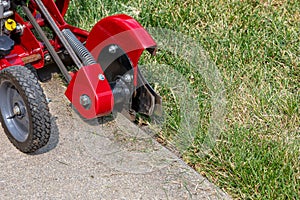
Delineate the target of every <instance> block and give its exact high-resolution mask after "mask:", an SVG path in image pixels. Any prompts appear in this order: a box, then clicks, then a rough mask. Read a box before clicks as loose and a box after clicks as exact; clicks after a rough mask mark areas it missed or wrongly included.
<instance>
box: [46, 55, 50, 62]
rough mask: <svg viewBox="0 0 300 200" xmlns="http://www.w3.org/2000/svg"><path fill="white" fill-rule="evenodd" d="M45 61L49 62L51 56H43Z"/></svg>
mask: <svg viewBox="0 0 300 200" xmlns="http://www.w3.org/2000/svg"><path fill="white" fill-rule="evenodd" d="M45 60H46V61H47V62H49V61H50V60H51V56H50V55H49V54H47V55H45Z"/></svg>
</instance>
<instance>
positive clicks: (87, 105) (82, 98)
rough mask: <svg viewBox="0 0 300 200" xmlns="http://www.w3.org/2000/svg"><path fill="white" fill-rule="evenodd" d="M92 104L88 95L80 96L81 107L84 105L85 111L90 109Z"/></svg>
mask: <svg viewBox="0 0 300 200" xmlns="http://www.w3.org/2000/svg"><path fill="white" fill-rule="evenodd" d="M91 104H92V101H91V98H90V97H89V96H88V95H86V94H83V95H81V96H80V105H82V106H83V107H84V108H85V109H87V110H88V109H90V107H91Z"/></svg>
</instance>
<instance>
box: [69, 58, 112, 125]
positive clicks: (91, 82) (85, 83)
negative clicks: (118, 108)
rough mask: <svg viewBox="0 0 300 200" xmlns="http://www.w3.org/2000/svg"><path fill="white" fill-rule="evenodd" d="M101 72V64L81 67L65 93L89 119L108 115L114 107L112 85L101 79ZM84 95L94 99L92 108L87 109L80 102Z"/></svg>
mask: <svg viewBox="0 0 300 200" xmlns="http://www.w3.org/2000/svg"><path fill="white" fill-rule="evenodd" d="M100 74H103V71H102V69H101V67H100V65H99V64H94V65H89V66H85V67H82V68H80V70H79V71H78V72H77V73H76V74H74V76H73V78H72V80H71V82H70V84H69V86H68V88H67V91H66V93H65V95H66V97H67V98H68V99H69V100H70V101H71V102H72V104H73V105H74V107H75V108H76V109H77V111H78V112H79V113H80V114H81V115H82V116H83V117H85V118H87V119H92V118H95V117H99V116H104V115H107V114H109V113H111V111H112V109H113V105H114V99H113V94H112V91H111V88H110V85H109V84H108V82H107V81H106V80H99V75H100ZM82 95H88V96H89V97H90V99H91V101H92V106H91V108H90V109H85V108H84V107H83V106H82V105H81V104H80V96H82Z"/></svg>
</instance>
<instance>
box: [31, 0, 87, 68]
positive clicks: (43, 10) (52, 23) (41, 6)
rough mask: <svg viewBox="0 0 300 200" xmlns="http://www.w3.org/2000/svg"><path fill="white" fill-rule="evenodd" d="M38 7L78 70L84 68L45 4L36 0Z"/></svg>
mask: <svg viewBox="0 0 300 200" xmlns="http://www.w3.org/2000/svg"><path fill="white" fill-rule="evenodd" d="M35 2H36V4H37V6H38V7H39V9H40V11H41V13H42V14H43V15H44V16H45V18H46V20H47V21H48V23H49V24H50V26H51V27H52V29H53V31H54V32H55V34H56V35H57V37H58V38H59V40H60V41H61V43H62V44H63V46H64V47H65V48H66V50H67V51H68V53H69V55H70V56H71V58H72V60H73V61H74V63H75V65H76V66H77V67H78V68H81V67H83V64H82V63H81V61H80V60H79V58H78V57H77V55H76V53H75V52H74V50H73V49H72V47H71V46H70V44H69V42H68V41H67V40H66V38H65V37H64V35H63V34H62V32H61V31H60V29H59V28H58V26H57V24H56V23H55V21H54V20H53V19H52V17H51V15H50V13H49V11H48V10H47V8H46V7H45V5H44V4H43V2H42V1H41V0H35Z"/></svg>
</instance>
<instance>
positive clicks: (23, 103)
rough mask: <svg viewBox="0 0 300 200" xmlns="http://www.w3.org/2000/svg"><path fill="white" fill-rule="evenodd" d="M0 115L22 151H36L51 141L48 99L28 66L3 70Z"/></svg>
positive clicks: (1, 75) (0, 80) (9, 135)
mask: <svg viewBox="0 0 300 200" xmlns="http://www.w3.org/2000/svg"><path fill="white" fill-rule="evenodd" d="M0 118H1V125H2V127H3V128H4V131H5V133H6V135H7V137H8V139H9V140H10V141H11V142H12V143H13V145H14V146H15V147H16V148H17V149H19V150H20V151H22V152H24V153H32V152H34V151H36V150H38V149H40V148H41V147H43V146H45V145H46V144H47V143H48V141H49V138H50V133H51V121H50V113H49V108H48V103H47V100H46V97H45V94H44V92H43V89H42V87H41V85H40V83H39V82H38V80H37V77H36V76H35V75H34V74H33V73H32V72H31V71H30V70H29V69H27V68H26V67H22V66H13V67H9V68H6V69H3V70H2V71H0Z"/></svg>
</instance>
